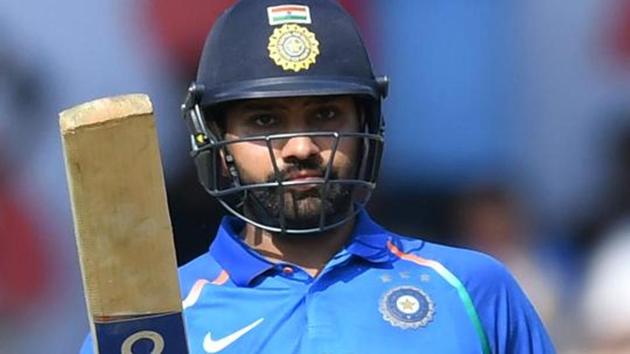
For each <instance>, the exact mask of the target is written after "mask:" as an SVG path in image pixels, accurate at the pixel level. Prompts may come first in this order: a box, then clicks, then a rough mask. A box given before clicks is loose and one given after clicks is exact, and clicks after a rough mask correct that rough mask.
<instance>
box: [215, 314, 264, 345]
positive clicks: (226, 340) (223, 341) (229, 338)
mask: <svg viewBox="0 0 630 354" xmlns="http://www.w3.org/2000/svg"><path fill="white" fill-rule="evenodd" d="M263 320H264V318H260V319H258V320H256V321H254V322H252V323H251V324H249V325H247V326H246V327H243V328H241V329H239V330H238V331H236V332H234V333H232V334H230V335H228V336H225V337H223V338H221V339H218V340H213V339H212V335H211V334H210V332H208V334H206V336H205V337H204V339H203V350H205V351H206V353H218V352H220V351H222V350H223V349H225V348H227V347H228V346H229V345H230V344H232V343H234V341H236V340H237V339H239V338H241V336H243V335H244V334H245V333H247V332H249V331H251V330H252V328H254V327H256V326H258V325H259V324H260V323H261V322H262V321H263Z"/></svg>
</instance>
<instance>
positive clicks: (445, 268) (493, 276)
mask: <svg viewBox="0 0 630 354" xmlns="http://www.w3.org/2000/svg"><path fill="white" fill-rule="evenodd" d="M392 244H393V245H394V246H395V247H397V248H398V250H399V251H400V252H401V253H402V254H405V255H408V256H407V258H408V259H416V261H422V262H424V263H425V264H426V265H427V266H430V267H432V268H436V269H435V270H439V271H440V272H441V273H450V274H451V275H453V276H454V277H456V278H457V279H459V280H460V281H461V282H462V283H463V284H464V285H465V286H466V287H467V288H470V287H473V288H474V287H477V285H482V286H484V287H486V286H493V285H498V284H505V283H511V282H513V281H514V280H513V277H512V275H511V274H510V272H509V270H508V269H507V268H506V266H505V265H504V264H503V263H501V262H500V261H498V260H497V259H495V258H494V257H492V256H490V255H487V254H485V253H482V252H478V251H474V250H470V249H466V248H461V247H453V246H446V245H441V244H437V243H432V242H427V241H424V240H421V239H416V238H411V237H405V236H400V235H392ZM469 290H470V289H469Z"/></svg>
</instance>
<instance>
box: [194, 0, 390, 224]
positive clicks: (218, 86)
mask: <svg viewBox="0 0 630 354" xmlns="http://www.w3.org/2000/svg"><path fill="white" fill-rule="evenodd" d="M387 86H388V82H387V79H386V78H385V77H378V78H377V77H375V75H374V73H373V71H372V65H371V63H370V60H369V57H368V54H367V51H366V49H365V46H364V44H363V41H362V39H361V36H360V34H359V32H358V30H357V27H356V24H355V22H354V20H353V19H352V17H351V16H350V15H349V14H348V13H347V12H346V11H345V10H344V9H343V8H342V7H341V6H340V5H339V4H338V3H336V2H335V1H332V0H241V1H239V2H237V3H236V4H235V5H234V6H232V7H231V8H229V9H228V10H226V12H225V13H223V14H222V15H221V16H220V17H219V19H218V20H217V21H216V22H215V25H214V27H213V28H212V30H211V32H210V34H209V35H208V37H207V39H206V42H205V45H204V49H203V52H202V55H201V59H200V62H199V68H198V72H197V78H196V81H194V82H193V83H192V84H191V85H190V87H189V89H188V94H187V96H186V99H185V102H184V103H183V104H182V111H183V115H184V119H185V120H186V123H187V125H188V128H189V131H190V135H191V144H192V152H191V154H192V156H193V159H194V161H195V164H196V167H197V172H198V176H199V180H200V182H201V184H202V185H203V187H204V188H205V189H206V191H208V193H210V194H211V195H213V196H215V197H217V198H218V200H219V201H220V202H221V204H222V205H223V206H224V207H226V208H227V209H228V210H229V211H230V212H232V213H233V214H235V215H236V216H238V217H239V218H241V219H243V220H245V221H246V222H249V223H251V224H253V225H256V226H258V227H261V228H263V229H266V230H269V231H272V232H278V233H283V234H317V233H319V232H321V231H324V230H328V229H330V228H334V227H336V226H339V225H341V224H343V223H344V222H346V221H348V220H351V219H352V217H353V216H354V215H356V214H357V213H358V212H359V211H360V210H361V208H362V207H363V206H364V205H365V203H366V202H367V200H368V199H369V197H370V195H371V193H372V191H373V190H374V188H375V183H376V178H377V175H378V170H379V166H380V160H381V155H382V151H383V134H384V122H383V118H382V114H381V102H382V100H383V99H384V98H385V96H386V94H387ZM337 95H349V96H352V97H354V98H355V102H357V105H358V108H359V109H358V111H359V112H361V114H362V120H361V121H362V122H363V126H362V127H361V130H360V131H357V132H354V133H340V132H303V133H290V134H275V135H265V136H259V137H248V138H247V139H246V140H247V141H255V140H258V141H260V142H263V143H265V144H267V145H268V146H269V151H270V154H271V155H272V156H271V158H272V160H274V159H275V156H273V151H272V150H273V149H272V148H271V143H272V142H273V141H274V140H276V139H289V138H291V137H294V136H312V137H315V136H325V137H330V139H333V140H335V141H336V142H335V144H334V146H337V143H338V142H339V140H340V139H344V138H352V139H358V140H360V141H361V156H360V158H359V160H360V161H359V166H357V168H356V176H355V177H354V178H352V179H344V180H341V179H336V178H334V174H332V173H330V171H326V173H325V176H326V178H323V179H322V180H321V181H318V182H317V183H315V182H311V183H313V184H317V185H318V188H319V190H320V198H322V199H324V198H327V194H328V193H332V192H331V191H332V190H334V189H335V188H347V189H348V190H350V192H349V195H351V197H352V203H351V211H350V212H348V213H338V212H335V213H326V212H325V211H324V210H323V209H322V212H321V217H319V218H318V220H317V222H316V223H313V224H312V225H300V226H298V227H296V226H295V225H291V224H290V223H289V222H288V221H287V220H286V218H285V216H284V214H283V213H282V212H281V209H282V208H265V207H264V206H262V204H264V203H260V202H257V201H256V193H257V192H262V191H266V192H271V193H272V194H274V195H277V196H278V203H279V204H280V205H282V203H283V201H282V195H283V192H284V191H285V188H287V186H290V185H291V183H289V182H287V181H283V180H282V177H281V175H282V174H281V171H279V170H278V167H277V166H276V164H273V168H274V171H275V180H272V181H266V182H265V183H253V184H246V183H243V181H242V180H241V178H240V176H239V171H238V168H237V167H236V164H235V163H234V158H233V156H232V154H231V153H230V145H231V144H235V143H239V142H242V141H243V140H240V141H234V140H231V141H227V140H225V139H224V137H223V135H224V134H223V132H222V131H221V129H222V128H221V126H220V124H217V123H218V121H219V120H220V119H221V114H222V113H221V112H223V108H224V107H225V106H226V105H229V104H230V103H233V102H238V101H242V100H251V99H262V98H283V97H297V96H337ZM335 149H336V147H335ZM334 153H335V151H333V154H332V156H334ZM331 165H332V163H330V164H328V167H327V168H328V169H330V168H331V167H330V166H331ZM248 204H249V208H248V207H247V206H248ZM252 205H253V207H252ZM266 209H267V210H266ZM269 209H273V210H269ZM248 210H249V212H248ZM252 210H256V212H252ZM279 210H280V211H279Z"/></svg>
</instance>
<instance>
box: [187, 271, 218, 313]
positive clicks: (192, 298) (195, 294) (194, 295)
mask: <svg viewBox="0 0 630 354" xmlns="http://www.w3.org/2000/svg"><path fill="white" fill-rule="evenodd" d="M229 278H230V277H229V276H228V273H227V272H226V271H225V270H222V271H221V273H219V275H218V276H217V277H216V278H215V279H214V280H213V281H209V280H207V279H199V280H197V281H196V282H195V285H193V286H192V288H191V289H190V292H189V293H188V295H187V296H186V298H185V299H184V301H182V307H183V308H184V309H187V308H189V307H190V306H192V305H194V304H196V303H197V301H198V300H199V296H200V295H201V291H202V290H203V287H204V286H206V285H207V284H213V285H223V284H225V282H226V281H227V280H228V279H229Z"/></svg>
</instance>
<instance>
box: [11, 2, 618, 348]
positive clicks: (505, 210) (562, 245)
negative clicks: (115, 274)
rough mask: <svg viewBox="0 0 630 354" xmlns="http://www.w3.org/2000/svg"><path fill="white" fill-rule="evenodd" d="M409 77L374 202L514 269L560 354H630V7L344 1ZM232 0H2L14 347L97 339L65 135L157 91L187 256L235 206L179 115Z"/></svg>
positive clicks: (382, 62)
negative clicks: (105, 105) (124, 100)
mask: <svg viewBox="0 0 630 354" xmlns="http://www.w3.org/2000/svg"><path fill="white" fill-rule="evenodd" d="M341 2H342V4H343V5H344V6H346V8H347V9H348V10H350V11H351V12H352V14H353V15H354V16H355V18H356V19H357V22H358V23H359V26H360V27H361V29H362V32H363V33H364V36H365V40H366V43H367V45H368V47H369V48H370V51H371V53H372V59H373V62H374V67H375V71H376V72H377V73H378V74H387V75H388V76H389V77H390V79H391V83H392V86H391V91H390V97H389V98H388V100H387V101H386V104H385V113H386V120H387V143H386V153H385V157H384V163H383V167H382V173H381V180H380V186H379V188H378V189H377V190H378V193H377V195H376V196H375V197H374V199H373V201H372V203H371V205H370V209H371V211H372V213H373V214H374V216H375V218H376V219H377V220H378V221H380V222H381V223H382V224H383V225H385V226H387V227H388V228H390V229H392V230H394V231H398V232H400V233H403V234H407V235H413V236H416V237H423V238H426V239H429V240H433V241H437V242H442V243H446V244H451V245H459V246H465V247H470V248H474V249H479V250H482V251H485V252H488V253H491V254H493V255H494V256H496V257H497V258H499V259H501V260H502V261H503V262H505V263H507V264H508V266H509V267H510V269H512V271H513V272H514V274H515V276H516V277H517V278H518V279H519V281H520V282H521V284H522V286H523V287H524V288H525V290H526V292H527V293H528V294H529V295H530V298H531V299H532V300H533V302H534V304H535V306H536V308H537V309H538V311H539V313H540V314H541V316H542V318H543V319H544V321H545V323H546V324H547V327H548V328H549V330H550V333H551V334H552V336H553V338H554V341H555V342H556V345H557V347H558V350H559V352H560V353H630V306H628V305H627V304H626V300H627V299H628V298H630V275H629V274H630V0H580V1H564V0H530V1H486V0H481V1H474V2H470V1H446V2H445V1H415V0H394V1H382V0H381V1H379V0H372V1H369V0H343V1H341ZM231 3H232V1H230V0H185V1H176V0H151V1H149V0H135V1H131V0H109V1H94V0H92V1H86V0H65V1H49V0H21V1H9V0H1V1H0V354H21V353H34V352H46V353H60V354H65V353H75V352H77V351H78V348H79V346H80V344H81V342H82V340H83V338H84V337H85V335H86V333H87V331H88V322H87V317H86V315H85V304H84V300H83V295H82V289H81V280H80V274H79V268H78V267H79V266H78V261H77V256H76V248H75V245H74V236H73V231H72V220H71V215H70V204H69V200H68V190H67V187H66V180H65V174H64V165H63V156H62V149H61V143H60V138H59V133H58V126H57V114H58V112H59V111H61V110H62V109H65V108H68V107H70V106H73V105H75V104H78V103H81V102H84V101H88V100H92V99H95V98H99V97H103V96H111V95H117V94H123V93H130V92H145V93H147V94H149V95H150V96H151V97H152V100H153V102H154V105H155V111H156V113H157V118H158V131H159V135H160V139H161V140H160V144H161V149H162V157H163V164H164V167H165V171H166V178H167V188H168V195H169V203H170V211H171V214H172V221H173V225H174V230H175V235H176V245H177V250H178V260H179V262H180V264H183V263H185V262H187V261H188V260H190V259H192V258H193V257H195V256H196V255H199V254H201V253H202V252H204V251H205V250H206V249H207V247H208V244H209V242H210V241H211V237H212V236H213V234H214V231H215V230H216V227H217V223H218V220H219V219H220V217H221V215H222V213H223V212H222V211H221V209H220V208H219V207H218V206H217V204H216V203H214V202H213V201H212V200H211V198H210V197H209V196H207V195H206V194H205V192H204V191H203V190H202V189H201V187H199V186H198V185H197V183H196V176H195V174H194V170H193V165H192V163H191V161H190V159H189V157H188V145H187V144H188V137H187V135H186V132H185V130H184V124H182V122H181V120H180V116H179V111H178V106H179V103H180V102H181V100H182V98H183V96H184V92H185V89H186V87H187V85H188V83H189V82H190V81H191V80H192V79H193V78H194V72H195V67H196V62H197V60H198V56H199V53H200V49H201V45H202V43H203V39H204V38H205V35H206V33H207V31H208V30H209V28H210V27H211V25H212V23H213V21H214V19H215V18H216V16H217V15H218V14H220V13H221V12H222V11H223V10H224V9H225V8H226V7H227V6H229V5H230V4H231Z"/></svg>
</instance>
